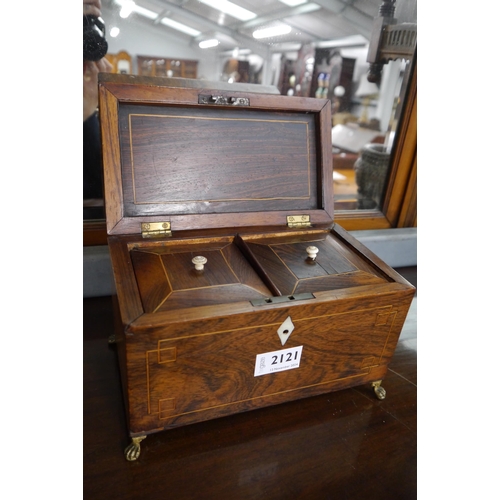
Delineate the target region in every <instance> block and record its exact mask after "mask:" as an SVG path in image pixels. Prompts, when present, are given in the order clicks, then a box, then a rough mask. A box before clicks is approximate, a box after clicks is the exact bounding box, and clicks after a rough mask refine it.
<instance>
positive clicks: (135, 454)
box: [125, 436, 146, 462]
mask: <svg viewBox="0 0 500 500" xmlns="http://www.w3.org/2000/svg"><path fill="white" fill-rule="evenodd" d="M143 439H146V436H138V437H133V438H132V442H131V443H130V444H129V445H128V446H127V447H126V448H125V458H126V459H127V460H128V461H129V462H133V461H134V460H137V459H138V458H139V455H140V454H141V441H142V440H143Z"/></svg>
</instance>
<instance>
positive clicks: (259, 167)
mask: <svg viewBox="0 0 500 500" xmlns="http://www.w3.org/2000/svg"><path fill="white" fill-rule="evenodd" d="M177 80H178V81H179V82H180V83H181V84H182V85H183V86H182V87H174V86H173V85H174V83H175V81H177ZM99 88H100V89H99V110H100V122H101V136H102V144H103V166H104V194H105V209H106V221H107V231H108V234H131V233H142V226H141V225H142V224H143V223H170V225H171V228H170V230H171V231H174V232H175V231H178V230H187V229H202V228H215V227H220V228H224V227H250V226H282V227H287V224H288V223H289V222H290V221H289V220H287V218H289V217H293V218H297V217H299V218H301V217H302V216H305V217H306V218H307V217H309V223H310V224H311V225H312V226H315V225H331V224H332V222H333V178H332V160H331V112H330V101H328V100H326V99H316V98H303V97H288V96H282V95H278V94H271V93H269V92H270V91H271V88H270V87H263V86H260V85H250V84H249V85H244V84H243V85H238V84H224V83H214V82H206V81H201V80H185V79H163V78H143V77H135V76H131V75H112V74H102V75H100V83H99ZM249 89H250V90H251V91H249Z"/></svg>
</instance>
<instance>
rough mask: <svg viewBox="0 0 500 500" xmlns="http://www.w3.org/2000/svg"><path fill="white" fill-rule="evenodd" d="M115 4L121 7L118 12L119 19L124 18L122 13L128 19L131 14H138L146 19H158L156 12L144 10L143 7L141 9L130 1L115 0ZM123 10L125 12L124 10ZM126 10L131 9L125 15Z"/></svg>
mask: <svg viewBox="0 0 500 500" xmlns="http://www.w3.org/2000/svg"><path fill="white" fill-rule="evenodd" d="M115 3H116V4H117V5H119V6H120V7H122V9H121V10H120V17H124V16H123V15H122V12H124V13H126V14H127V16H126V17H128V16H129V15H130V13H131V12H136V13H137V14H140V15H141V16H144V17H147V18H148V19H156V18H157V17H158V14H157V13H156V12H153V11H152V10H149V9H145V8H144V7H141V6H140V5H136V4H135V3H134V2H133V1H131V0H115ZM124 9H125V10H124ZM126 9H131V10H130V12H128V13H127V10H126Z"/></svg>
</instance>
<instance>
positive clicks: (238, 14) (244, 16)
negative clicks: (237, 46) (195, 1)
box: [200, 0, 257, 21]
mask: <svg viewBox="0 0 500 500" xmlns="http://www.w3.org/2000/svg"><path fill="white" fill-rule="evenodd" d="M200 2H201V3H204V4H205V5H208V6H209V7H212V8H214V9H217V10H220V11H221V12H224V13H225V14H229V15H230V16H233V17H235V18H236V19H239V20H240V21H250V19H253V18H254V17H257V14H255V13H254V12H250V11H249V10H247V9H244V8H243V7H240V6H239V5H236V4H234V3H231V2H228V1H227V0H200Z"/></svg>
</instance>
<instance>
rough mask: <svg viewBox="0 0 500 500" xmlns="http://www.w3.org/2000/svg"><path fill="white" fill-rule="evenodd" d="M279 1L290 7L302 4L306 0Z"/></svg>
mask: <svg viewBox="0 0 500 500" xmlns="http://www.w3.org/2000/svg"><path fill="white" fill-rule="evenodd" d="M280 2H282V3H285V4H287V5H289V6H290V7H296V6H297V5H302V4H303V3H306V2H307V0H280Z"/></svg>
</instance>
